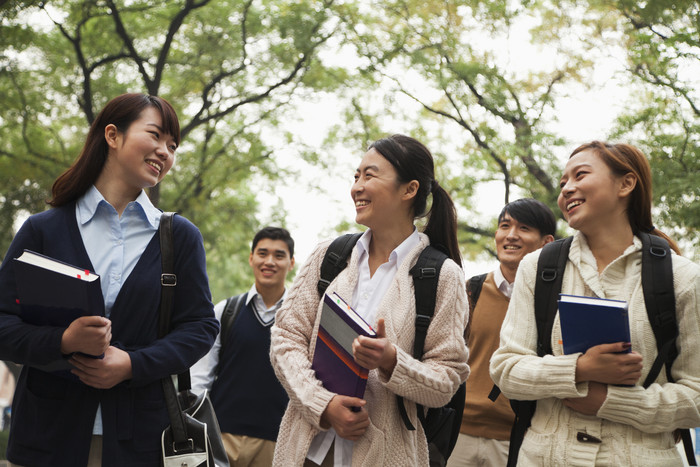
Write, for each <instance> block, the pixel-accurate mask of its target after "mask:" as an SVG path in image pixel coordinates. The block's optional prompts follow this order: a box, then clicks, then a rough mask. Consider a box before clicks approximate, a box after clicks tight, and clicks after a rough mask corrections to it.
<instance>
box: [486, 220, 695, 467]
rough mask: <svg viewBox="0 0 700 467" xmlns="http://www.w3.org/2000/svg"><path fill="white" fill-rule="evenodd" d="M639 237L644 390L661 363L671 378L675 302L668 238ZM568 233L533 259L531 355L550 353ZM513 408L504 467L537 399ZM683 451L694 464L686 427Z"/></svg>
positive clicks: (511, 460) (513, 457)
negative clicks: (646, 338)
mask: <svg viewBox="0 0 700 467" xmlns="http://www.w3.org/2000/svg"><path fill="white" fill-rule="evenodd" d="M638 236H639V237H640V239H641V240H642V289H643V292H644V302H645V304H646V307H647V315H648V317H649V322H650V323H651V327H652V329H653V331H654V337H655V338H656V348H657V356H656V359H655V360H654V363H653V365H652V367H651V369H650V370H649V374H648V375H647V377H646V379H645V380H644V384H643V386H644V387H645V388H646V387H648V386H649V385H650V384H651V383H653V382H654V381H655V380H656V378H657V376H658V375H659V372H660V371H661V367H662V366H664V365H665V366H666V377H667V379H668V381H669V382H673V381H674V380H673V378H672V376H671V366H672V364H673V361H674V360H675V358H676V357H677V356H678V349H677V347H676V338H677V337H678V323H677V321H676V301H675V295H674V292H673V265H672V259H671V250H670V248H669V246H668V242H666V240H664V239H662V238H661V237H657V236H655V235H650V234H648V233H644V232H640V233H639V234H638ZM572 241H573V237H568V238H563V239H559V240H556V241H554V242H551V243H548V244H547V245H545V246H544V247H543V248H542V252H541V253H540V257H539V260H538V262H537V278H536V281H535V320H536V323H537V355H538V356H540V357H543V356H545V355H548V354H551V353H552V347H551V336H552V327H553V326H554V317H555V316H556V313H557V298H558V296H559V292H561V283H562V278H563V275H564V268H565V266H566V262H567V260H568V257H569V247H570V246H571V242H572ZM499 393H500V390H499V389H498V387H497V386H495V385H494V388H493V390H492V391H491V394H490V395H489V398H490V399H491V400H496V397H498V394H499ZM510 405H511V407H512V408H513V412H515V422H514V424H513V429H512V431H511V437H510V448H509V451H508V467H511V466H515V465H516V463H517V460H518V452H519V451H520V446H521V445H522V442H523V438H524V437H525V432H526V431H527V429H528V428H529V427H530V421H531V420H532V416H533V415H534V413H535V408H536V405H537V401H518V400H511V401H510ZM679 431H680V435H681V439H683V445H684V448H685V454H686V457H687V458H688V464H689V465H697V463H696V462H695V454H694V452H693V444H692V440H691V438H690V431H689V430H688V429H681V430H679Z"/></svg>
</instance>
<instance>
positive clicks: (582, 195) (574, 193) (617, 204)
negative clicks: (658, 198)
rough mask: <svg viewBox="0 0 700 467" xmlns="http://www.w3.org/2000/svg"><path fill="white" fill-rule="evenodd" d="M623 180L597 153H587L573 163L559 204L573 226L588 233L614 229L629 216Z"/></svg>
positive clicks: (562, 184)
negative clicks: (609, 228) (619, 221)
mask: <svg viewBox="0 0 700 467" xmlns="http://www.w3.org/2000/svg"><path fill="white" fill-rule="evenodd" d="M622 178H623V177H618V176H616V175H615V174H613V172H612V171H611V170H610V167H608V165H607V164H606V163H605V162H603V159H601V158H600V156H598V155H597V154H596V153H595V152H594V151H592V150H590V149H587V150H584V151H581V152H579V153H578V154H576V155H574V156H573V157H571V158H570V159H569V161H568V162H567V163H566V168H565V169H564V173H563V175H562V177H561V181H560V184H559V186H560V187H561V191H560V193H559V198H558V199H557V204H558V205H559V209H561V212H562V213H563V214H564V218H565V219H566V220H567V222H568V223H569V226H571V227H572V228H574V229H576V230H581V231H583V232H584V233H585V231H586V230H589V229H590V228H593V227H595V226H603V227H604V226H606V225H610V223H611V221H613V220H615V221H617V220H619V219H618V217H619V216H621V215H622V216H625V215H626V214H625V211H626V207H627V204H626V203H627V201H626V198H627V197H626V196H623V195H624V194H625V193H626V192H625V191H624V190H623V189H622V188H623V182H622Z"/></svg>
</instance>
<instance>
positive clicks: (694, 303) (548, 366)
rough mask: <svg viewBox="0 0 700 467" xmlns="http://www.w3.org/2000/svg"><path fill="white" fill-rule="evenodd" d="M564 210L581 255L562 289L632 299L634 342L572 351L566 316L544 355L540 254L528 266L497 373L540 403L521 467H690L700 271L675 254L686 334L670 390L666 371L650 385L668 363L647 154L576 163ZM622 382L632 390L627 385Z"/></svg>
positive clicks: (515, 394)
mask: <svg viewBox="0 0 700 467" xmlns="http://www.w3.org/2000/svg"><path fill="white" fill-rule="evenodd" d="M559 207H560V208H561V210H562V212H563V213H564V215H565V217H566V219H567V221H568V222H569V226H571V227H572V228H574V229H576V230H577V231H578V232H577V233H576V235H575V236H574V240H573V243H572V244H571V248H570V250H569V258H568V261H567V264H566V268H565V270H564V276H563V282H562V290H561V291H562V293H566V294H574V295H585V296H597V297H601V298H609V299H617V300H625V301H627V302H628V306H629V321H630V331H631V340H632V342H631V348H632V352H630V353H619V352H621V351H623V350H625V349H627V348H629V346H630V343H623V342H618V343H612V344H604V345H599V346H595V347H591V348H590V349H588V351H586V352H585V353H583V354H581V353H576V354H571V355H562V351H561V345H560V344H559V339H561V328H560V326H559V319H558V317H557V318H556V319H555V322H554V329H553V331H552V341H551V342H552V349H553V352H554V355H547V356H545V357H542V358H541V357H538V356H537V352H536V348H535V347H536V342H537V336H536V333H537V329H536V326H535V313H534V299H533V296H534V291H533V289H534V283H535V274H536V269H537V259H538V257H539V252H534V253H531V254H530V255H528V256H526V257H525V259H523V261H522V262H521V263H520V267H519V268H518V274H517V277H516V280H515V289H514V292H513V297H512V298H511V302H510V307H509V308H508V313H507V315H506V318H505V321H504V323H503V327H502V328H501V346H500V348H499V349H498V350H497V351H496V352H495V353H494V355H493V357H492V358H491V376H492V378H493V380H494V382H495V383H496V384H497V385H498V386H499V387H500V388H501V390H502V391H503V393H504V394H505V395H506V396H507V397H508V398H511V399H520V400H533V399H536V400H537V401H538V402H537V409H536V411H535V414H534V416H533V418H532V425H531V427H530V428H529V430H528V431H527V433H526V435H525V439H524V440H523V444H522V446H521V449H520V454H519V456H518V466H679V465H683V462H682V460H681V457H680V454H679V452H678V450H677V449H676V443H675V441H674V435H673V431H674V430H675V429H676V428H690V427H696V426H700V358H698V354H700V308H699V306H698V296H699V294H700V268H699V267H698V265H697V264H694V263H693V262H691V261H689V260H687V259H686V258H683V257H681V256H678V255H675V254H674V255H673V282H674V290H675V299H676V318H677V322H678V328H679V331H680V335H679V337H678V341H677V343H676V345H677V347H678V350H679V355H678V357H677V358H676V359H675V361H674V363H673V365H672V368H671V374H672V376H673V378H674V380H675V382H674V383H670V382H668V381H667V379H666V372H665V371H661V373H660V374H659V376H658V378H657V380H656V381H655V382H654V383H652V384H651V385H650V386H649V387H648V388H646V389H645V388H644V387H643V386H642V381H643V379H640V378H642V377H646V374H647V373H648V372H649V369H650V367H651V365H652V363H653V362H654V358H655V357H656V353H657V352H656V343H655V340H654V333H653V332H652V328H651V326H652V325H651V324H650V323H649V320H648V318H647V312H646V309H645V305H644V296H643V292H642V286H641V256H642V253H641V241H640V240H639V238H638V237H637V235H636V233H637V232H640V231H644V232H651V233H653V234H655V235H659V236H663V237H664V238H666V239H667V240H669V244H670V245H671V246H672V248H673V249H675V250H676V251H677V247H676V245H675V243H673V241H671V240H670V239H668V237H666V236H665V235H663V234H662V233H661V232H659V231H658V230H656V229H655V228H654V227H653V226H652V223H651V173H650V168H649V163H648V162H647V160H646V158H645V156H644V154H642V153H641V152H640V151H639V150H637V149H636V148H634V147H632V146H629V145H626V144H615V145H611V144H605V143H600V142H593V143H590V144H587V145H584V146H581V147H579V148H578V149H576V150H575V151H574V153H573V154H572V155H571V157H570V158H569V161H568V163H567V165H566V169H565V170H564V175H563V176H562V179H561V194H560V195H559ZM620 385H628V386H627V387H624V386H620Z"/></svg>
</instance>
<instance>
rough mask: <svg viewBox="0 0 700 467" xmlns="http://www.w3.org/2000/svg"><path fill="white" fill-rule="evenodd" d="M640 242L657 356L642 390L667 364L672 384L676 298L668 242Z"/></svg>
mask: <svg viewBox="0 0 700 467" xmlns="http://www.w3.org/2000/svg"><path fill="white" fill-rule="evenodd" d="M639 237H640V238H641V240H642V289H643V290H644V303H645V304H646V307H647V315H648V317H649V324H651V329H652V330H653V331H654V337H655V338H656V350H657V356H656V360H654V364H653V365H652V366H651V369H650V370H649V374H648V375H647V377H646V379H645V380H644V387H645V388H646V387H649V385H650V384H651V383H653V382H654V381H655V380H656V378H657V377H658V376H659V373H660V372H661V367H662V366H663V365H664V364H665V365H666V376H667V378H668V380H669V381H673V377H672V376H671V364H672V363H673V361H674V360H675V359H676V357H677V356H678V349H677V348H676V339H677V338H678V323H677V322H676V297H675V294H674V289H673V264H672V260H671V249H670V248H669V246H668V242H666V240H664V239H663V238H661V237H657V236H655V235H649V234H648V233H643V232H640V233H639Z"/></svg>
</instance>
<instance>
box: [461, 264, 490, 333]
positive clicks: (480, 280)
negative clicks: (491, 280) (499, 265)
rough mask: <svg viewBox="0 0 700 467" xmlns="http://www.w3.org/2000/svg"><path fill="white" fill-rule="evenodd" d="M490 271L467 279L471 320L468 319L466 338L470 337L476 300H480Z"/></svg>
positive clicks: (465, 331)
mask: <svg viewBox="0 0 700 467" xmlns="http://www.w3.org/2000/svg"><path fill="white" fill-rule="evenodd" d="M486 276H488V273H486V272H485V273H484V274H479V275H476V276H472V277H470V278H469V280H468V281H467V301H469V320H468V321H467V328H466V329H465V330H464V339H465V340H466V339H469V333H470V332H471V328H472V317H473V316H474V310H475V309H476V302H478V301H479V295H481V287H482V286H483V285H484V281H485V280H486Z"/></svg>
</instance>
